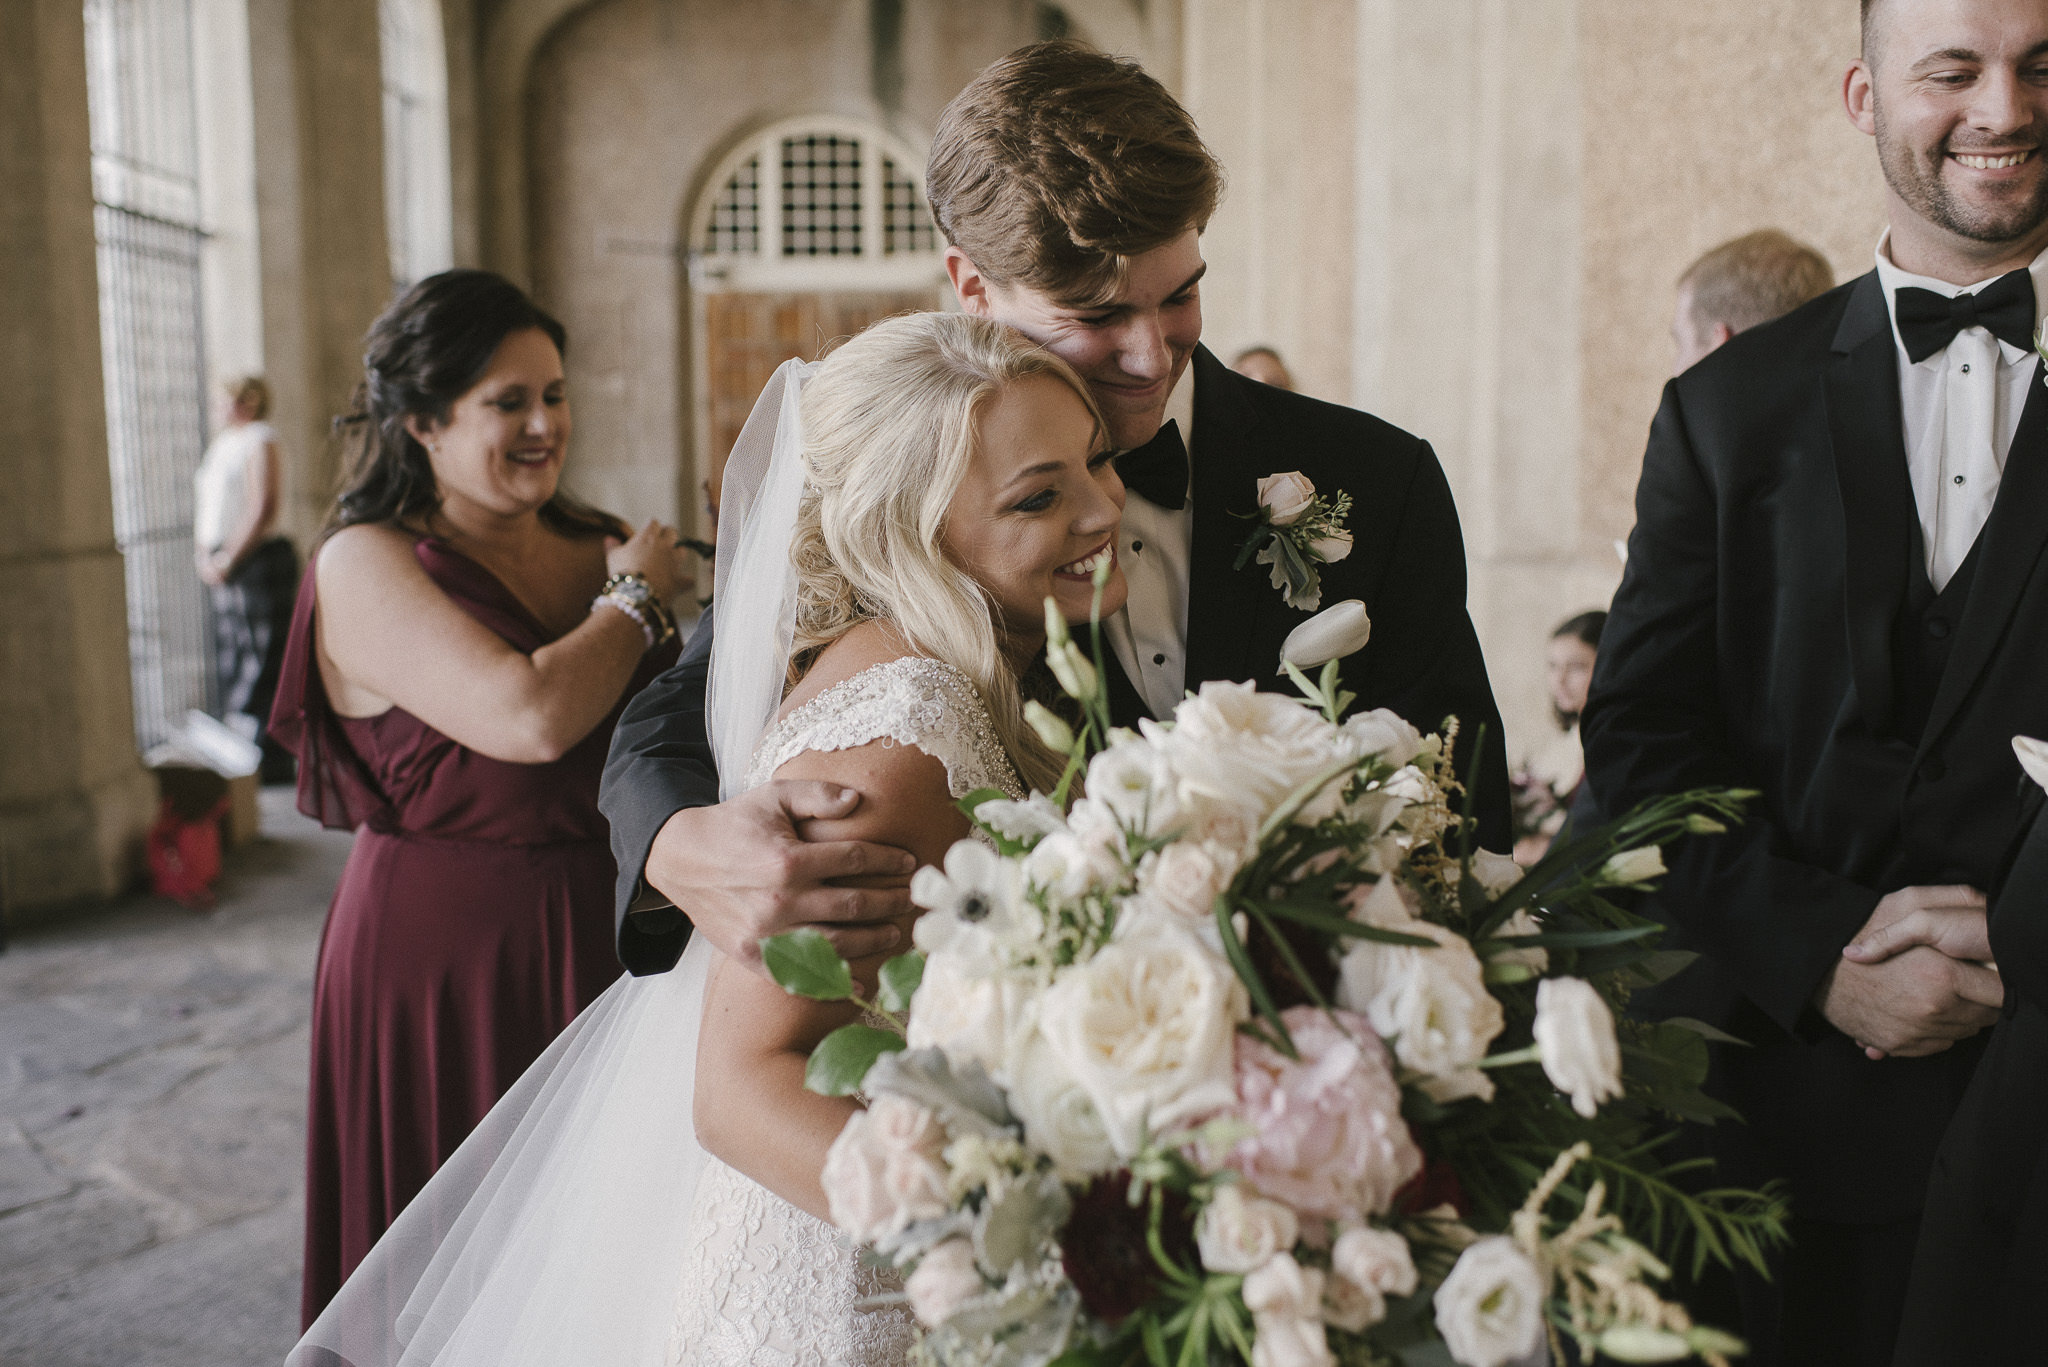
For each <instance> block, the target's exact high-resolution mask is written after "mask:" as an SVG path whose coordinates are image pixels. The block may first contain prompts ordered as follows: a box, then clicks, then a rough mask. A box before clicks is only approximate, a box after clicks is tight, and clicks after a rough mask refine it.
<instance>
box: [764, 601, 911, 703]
mask: <svg viewBox="0 0 2048 1367" xmlns="http://www.w3.org/2000/svg"><path fill="white" fill-rule="evenodd" d="M917 654H918V652H917V651H915V650H912V649H911V648H910V643H909V642H907V641H905V640H904V639H903V638H902V636H900V635H898V634H897V632H896V629H895V628H894V627H892V626H890V625H889V624H888V623H886V622H862V623H861V624H860V625H859V626H856V627H854V628H853V629H852V630H850V631H848V632H847V633H846V634H845V635H844V636H841V637H840V638H839V639H838V640H836V641H834V642H832V644H830V645H828V646H826V647H825V649H824V650H823V651H822V652H820V653H819V655H818V658H817V659H816V660H815V661H813V662H812V664H811V667H810V669H809V670H808V671H806V672H805V674H804V676H803V678H802V679H800V680H798V681H797V686H796V687H795V688H793V689H791V690H790V693H789V696H788V697H787V698H785V699H784V700H783V704H782V710H781V711H780V712H779V713H778V714H777V715H778V716H787V715H789V714H790V713H791V712H794V711H795V710H796V709H797V708H799V707H802V706H803V705H804V704H805V703H807V702H809V701H810V700H811V699H813V698H815V697H817V696H818V695H819V694H820V693H823V692H824V691H825V690H826V689H828V688H831V687H833V686H834V685H837V684H843V683H845V682H846V681H847V680H848V679H851V678H853V677H854V676H855V675H858V674H864V673H866V672H867V671H868V670H870V669H873V668H874V667H875V666H876V665H885V664H888V663H890V662H891V661H893V660H903V659H909V658H912V657H913V656H915V655H917Z"/></svg>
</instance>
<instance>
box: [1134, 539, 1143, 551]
mask: <svg viewBox="0 0 2048 1367" xmlns="http://www.w3.org/2000/svg"><path fill="white" fill-rule="evenodd" d="M1144 549H1145V543H1144V542H1142V541H1133V542H1132V543H1131V550H1132V551H1134V552H1136V551H1142V550H1144Z"/></svg>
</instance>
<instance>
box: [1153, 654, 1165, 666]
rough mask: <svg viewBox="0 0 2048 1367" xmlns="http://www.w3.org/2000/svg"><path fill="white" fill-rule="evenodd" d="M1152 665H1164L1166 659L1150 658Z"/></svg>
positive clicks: (1161, 656) (1161, 657) (1155, 656)
mask: <svg viewBox="0 0 2048 1367" xmlns="http://www.w3.org/2000/svg"><path fill="white" fill-rule="evenodd" d="M1152 663H1153V664H1156V665H1163V664H1165V663H1166V657H1165V656H1164V655H1154V656H1153V657H1152Z"/></svg>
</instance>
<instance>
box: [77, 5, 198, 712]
mask: <svg viewBox="0 0 2048 1367" xmlns="http://www.w3.org/2000/svg"><path fill="white" fill-rule="evenodd" d="M85 23H86V52H87V78H88V82H89V85H88V89H89V93H90V99H91V105H92V172H93V177H92V178H93V225H94V229H95V232H96V235H97V238H98V257H99V285H100V357H101V366H102V369H103V371H104V381H105V388H106V404H107V456H108V460H109V462H110V464H111V466H112V471H113V485H114V538H115V541H116V543H117V544H118V545H119V546H120V549H121V553H122V556H123V558H124V560H125V561H126V564H127V588H128V667H129V672H130V674H131V676H132V681H133V686H134V695H135V737H136V742H137V744H138V745H139V746H140V747H141V748H143V749H145V750H146V749H148V748H149V747H150V746H152V745H155V744H157V743H158V742H160V741H162V740H164V739H166V738H167V737H168V736H169V734H170V732H171V730H172V728H173V727H175V726H176V724H177V723H178V722H179V721H181V720H182V719H183V718H184V715H185V713H186V711H187V710H189V709H191V708H194V707H200V708H205V707H209V706H210V705H211V704H212V702H213V699H212V696H211V694H212V692H213V682H212V679H213V669H212V666H211V655H212V646H211V635H212V633H211V629H210V624H209V622H208V620H207V611H208V609H207V603H206V597H205V591H204V588H203V586H202V585H201V584H200V582H199V579H198V576H197V575H196V574H195V573H194V571H193V566H192V501H193V500H192V476H193V472H194V471H195V470H197V468H198V466H199V457H200V455H201V454H202V451H203V449H204V445H205V438H206V372H205V362H204V355H205V353H204V350H203V348H202V341H201V336H200V294H199V269H200V247H201V243H202V241H203V239H204V237H205V234H204V232H203V230H202V229H201V226H200V215H199V181H198V147H197V130H196V126H195V123H196V120H195V111H194V106H193V69H192V68H193V63H192V10H191V0H86V3H85Z"/></svg>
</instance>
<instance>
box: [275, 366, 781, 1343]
mask: <svg viewBox="0 0 2048 1367" xmlns="http://www.w3.org/2000/svg"><path fill="white" fill-rule="evenodd" d="M813 368H814V367H812V366H809V365H805V364H804V363H801V362H798V361H790V362H787V363H786V364H784V365H783V366H782V367H781V369H779V370H777V371H776V372H775V375H774V378H772V379H771V380H770V381H769V382H768V386H767V388H766V389H764V390H763V391H762V394H761V397H760V399H759V400H758V401H757V402H756V403H755V405H754V410H753V413H752V414H751V415H750V416H749V417H748V419H747V424H746V426H745V427H744V428H743V429H742V430H741V432H740V436H739V440H738V441H737V442H736V443H735V444H734V447H733V452H732V456H731V457H730V459H729V460H728V462H727V465H726V475H725V484H724V494H725V498H724V503H723V507H722V511H721V516H720V524H719V529H720V545H721V547H722V548H723V549H722V553H721V554H720V555H719V556H718V559H717V564H716V577H715V579H714V590H713V592H714V601H715V602H716V604H717V612H718V617H719V618H720V620H721V621H722V622H723V623H724V630H723V631H721V632H720V633H719V634H718V635H717V637H716V638H715V640H714V644H713V649H712V656H711V681H710V688H709V693H708V697H707V702H708V718H709V723H708V726H709V732H710V738H711V744H712V752H713V754H714V755H715V756H716V757H717V761H718V772H719V775H720V796H721V797H730V796H732V795H733V793H734V791H735V790H737V788H738V787H739V785H740V784H741V782H742V776H743V775H744V774H745V773H746V771H747V769H748V767H749V763H748V762H749V759H750V757H751V756H752V754H753V750H754V747H755V745H756V743H757V742H758V741H759V740H760V737H761V735H762V733H763V732H764V731H765V730H766V728H767V726H768V723H769V721H770V720H771V719H772V718H773V716H774V714H775V711H776V709H777V707H778V706H779V705H780V702H781V698H782V688H783V679H784V676H785V670H786V668H787V665H788V660H789V648H790V641H791V636H792V631H793V628H794V621H795V589H796V585H795V572H794V570H793V568H792V567H791V565H790V563H789V546H790V540H791V535H792V531H793V529H794V527H795V525H796V515H797V507H798V504H799V503H800V501H801V499H802V496H803V485H804V473H803V462H802V424H801V421H800V418H799V414H798V406H797V397H798V392H799V390H800V388H801V383H802V381H803V380H804V379H805V378H807V377H808V375H809V374H810V372H811V370H812V369H813ZM711 953H712V951H711V949H710V946H709V945H708V944H706V943H704V942H702V941H699V940H693V941H692V942H691V944H690V947H689V949H688V951H687V952H686V953H685V954H684V955H683V959H682V962H681V963H680V964H678V965H677V966H676V967H675V968H674V969H672V970H671V971H669V972H668V973H665V974H659V975H655V976H651V977H644V978H632V977H627V978H621V979H620V980H619V981H618V982H616V983H614V984H613V985H612V987H611V988H610V989H609V990H608V991H606V992H605V993H604V995H603V996H601V997H599V998H598V999H597V1000H596V1001H595V1002H593V1003H591V1005H590V1007H589V1008H588V1009H586V1010H585V1011H584V1012H583V1014H582V1015H580V1016H578V1017H577V1018H576V1020H575V1021H574V1022H573V1023H572V1024H571V1025H570V1026H569V1028H568V1029H567V1030H565V1031H564V1032H563V1033H562V1035H561V1036H560V1038H558V1039H557V1040H556V1041H555V1042H554V1044H553V1045H551V1046H550V1047H549V1048H548V1050H547V1052H546V1053H544V1054H543V1055H541V1057H540V1059H539V1060H538V1061H537V1062H535V1064H534V1065H533V1066H532V1067H531V1068H529V1069H528V1070H527V1071H526V1074H525V1075H524V1076H523V1077H521V1078H520V1080H519V1082H518V1083H517V1084H516V1085H515V1086H514V1087H513V1088H512V1090H511V1091H510V1092H508V1093H507V1094H506V1095H505V1097H504V1098H503V1099H502V1100H501V1101H499V1103H498V1104H497V1106H496V1107H494V1108H493V1109H492V1111H491V1113H490V1114H489V1115H488V1116H487V1117H486V1118H485V1119H484V1121H483V1123H482V1124H481V1125H479V1126H478V1127H477V1129H476V1131H475V1132H474V1133H473V1134H471V1136H470V1137H469V1139H468V1140H466V1141H465V1142H464V1143H463V1145H462V1147H461V1148H459V1149H457V1150H456V1151H455V1153H454V1155H453V1156H452V1157H450V1158H449V1160H448V1162H447V1163H446V1164H444V1165H443V1166H442V1168H441V1170H440V1171H439V1172H438V1173H436V1174H435V1175H434V1178H433V1180H432V1181H430V1182H428V1183H427V1185H426V1187H425V1189H424V1190H422V1191H421V1192H420V1194H419V1196H418V1197H416V1198H415V1199H414V1200H413V1202H412V1204H411V1205H409V1206H407V1207H406V1209H405V1211H404V1212H403V1213H402V1214H401V1215H400V1216H399V1217H398V1219H397V1221H396V1222H394V1223H393V1224H392V1226H391V1228H390V1229H389V1230H388V1231H387V1232H386V1233H385V1235H384V1237H383V1238H382V1239H381V1240H380V1241H379V1242H378V1244H377V1246H376V1247H375V1248H374V1249H372V1250H371V1252H370V1255H369V1257H368V1258H366V1259H365V1260H364V1261H363V1263H362V1265H361V1266H360V1267H358V1268H357V1269H356V1271H355V1272H354V1274H353V1275H352V1276H350V1278H349V1280H348V1282H347V1284H346V1285H344V1286H343V1287H342V1289H341V1292H340V1294H339V1295H337V1296H336V1297H335V1299H334V1301H333V1302H332V1303H331V1304H330V1305H329V1306H328V1307H327V1309H326V1310H325V1311H324V1312H323V1313H322V1314H321V1315H320V1317H319V1319H317V1320H316V1321H315V1322H314V1323H313V1326H312V1327H311V1328H310V1329H308V1330H307V1331H306V1335H305V1337H304V1338H303V1339H301V1340H300V1341H299V1344H298V1346H297V1347H296V1348H294V1349H293V1350H292V1352H291V1354H290V1356H289V1357H288V1358H287V1359H286V1367H428V1364H433V1367H571V1365H572V1364H574V1367H585V1365H586V1364H599V1363H601V1364H604V1367H661V1364H662V1362H663V1360H664V1356H665V1354H666V1352H667V1349H668V1340H669V1334H670V1331H671V1328H672V1326H673V1324H674V1320H675V1311H676V1305H677V1297H678V1295H679V1294H680V1292H681V1289H682V1288H681V1286H680V1278H681V1272H682V1266H683V1261H684V1255H685V1253H686V1251H687V1250H688V1248H689V1245H690V1238H691V1235H690V1229H689V1224H690V1211H691V1206H692V1204H693V1201H694V1198H695V1195H696V1189H697V1182H698V1178H699V1177H700V1176H701V1174H702V1173H703V1171H704V1167H705V1162H706V1154H705V1152H704V1150H703V1149H702V1148H701V1147H700V1146H699V1145H698V1143H697V1140H696V1127H695V1124H694V1121H693V1119H692V1107H693V1098H694V1091H695V1082H696V1070H697V1031H698V1026H699V1023H700V1020H701V1018H702V1016H703V1002H704V984H705V979H706V976H707V968H708V961H709V959H710V957H711Z"/></svg>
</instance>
